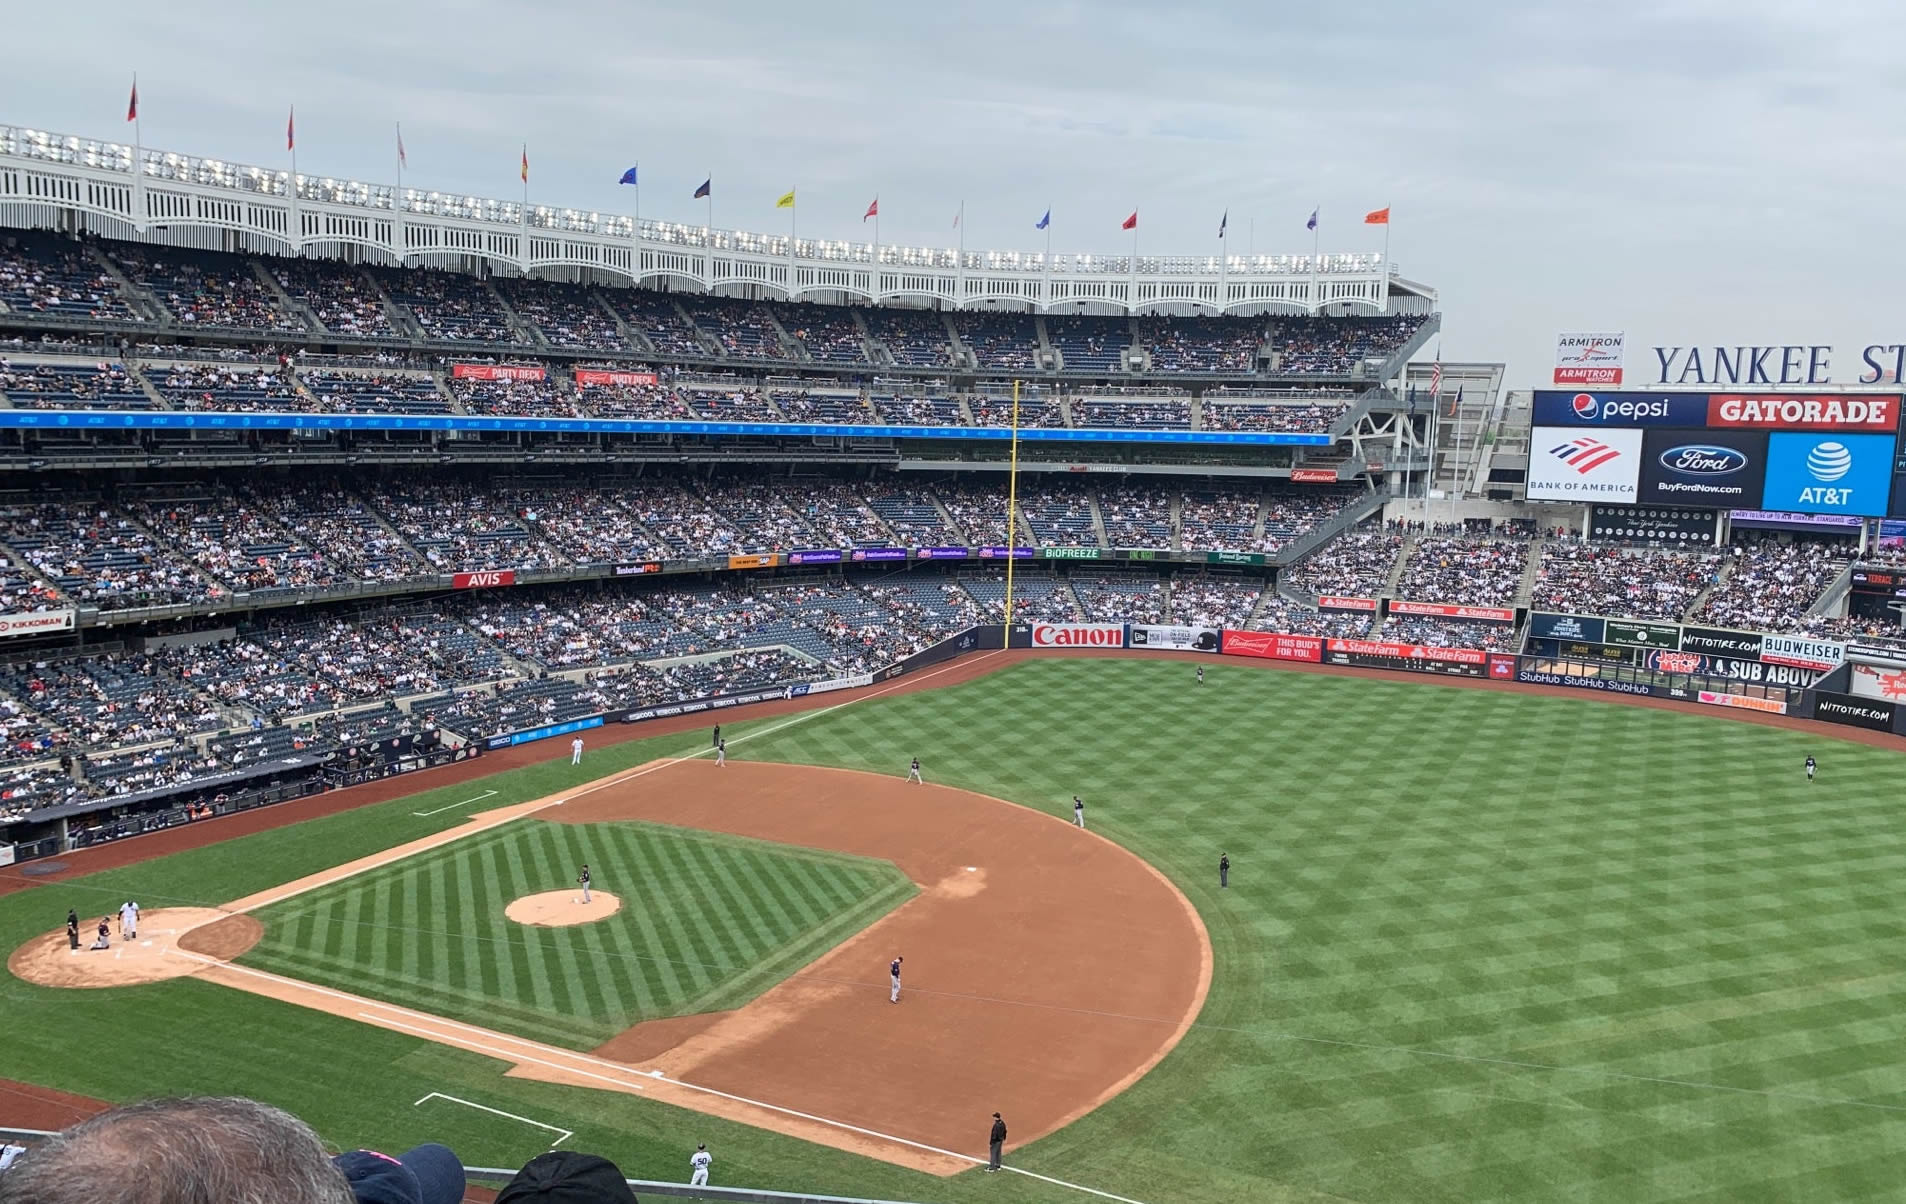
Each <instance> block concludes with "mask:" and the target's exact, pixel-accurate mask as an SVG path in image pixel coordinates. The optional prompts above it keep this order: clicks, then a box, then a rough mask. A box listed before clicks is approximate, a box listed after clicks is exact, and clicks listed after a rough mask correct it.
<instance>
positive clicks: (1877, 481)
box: [1761, 431, 1893, 517]
mask: <svg viewBox="0 0 1906 1204" xmlns="http://www.w3.org/2000/svg"><path fill="white" fill-rule="evenodd" d="M1892 476H1893V437H1892V436H1891V435H1842V434H1838V433H1824V434H1809V433H1805V432H1801V431H1775V432H1774V433H1773V434H1771V435H1769V436H1768V437H1767V484H1766V488H1765V490H1764V491H1763V492H1762V496H1761V507H1762V509H1767V510H1799V511H1803V512H1806V513H1809V514H1857V515H1862V516H1865V517H1876V516H1880V515H1884V514H1885V513H1886V503H1887V493H1888V490H1889V488H1890V487H1891V485H1892Z"/></svg>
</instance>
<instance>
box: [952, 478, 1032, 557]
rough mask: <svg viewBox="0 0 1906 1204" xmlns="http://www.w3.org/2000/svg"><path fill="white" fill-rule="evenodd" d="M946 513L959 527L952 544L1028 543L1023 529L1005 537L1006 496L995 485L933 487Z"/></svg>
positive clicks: (970, 545) (990, 545)
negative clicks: (1011, 536) (985, 486)
mask: <svg viewBox="0 0 1906 1204" xmlns="http://www.w3.org/2000/svg"><path fill="white" fill-rule="evenodd" d="M933 495H934V497H935V498H937V499H938V500H939V503H940V505H941V506H942V507H944V508H945V509H946V512H947V514H948V515H949V516H950V517H951V518H952V519H953V521H954V523H956V524H957V525H958V527H959V531H960V535H961V538H959V539H956V540H954V541H953V542H954V543H955V544H963V545H966V546H968V547H1002V548H1003V547H1005V546H1007V545H1008V544H1009V543H1011V544H1014V545H1018V546H1022V547H1023V546H1030V545H1029V544H1028V543H1027V540H1026V536H1025V533H1024V532H1023V531H1021V532H1017V533H1015V535H1014V537H1013V538H1012V539H1010V540H1008V539H1007V537H1006V498H1005V497H1003V496H1001V494H1000V491H999V490H997V489H989V488H980V487H978V486H972V485H964V486H962V485H949V486H943V487H942V488H939V489H936V490H934V494H933Z"/></svg>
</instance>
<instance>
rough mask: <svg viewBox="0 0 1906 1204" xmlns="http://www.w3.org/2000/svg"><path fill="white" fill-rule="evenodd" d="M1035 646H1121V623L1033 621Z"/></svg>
mask: <svg viewBox="0 0 1906 1204" xmlns="http://www.w3.org/2000/svg"><path fill="white" fill-rule="evenodd" d="M1032 646H1033V647H1035V648H1123V647H1125V625H1124V624H1123V623H1034V624H1033V625H1032Z"/></svg>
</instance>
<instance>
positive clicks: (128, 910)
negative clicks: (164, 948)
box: [119, 899, 139, 941]
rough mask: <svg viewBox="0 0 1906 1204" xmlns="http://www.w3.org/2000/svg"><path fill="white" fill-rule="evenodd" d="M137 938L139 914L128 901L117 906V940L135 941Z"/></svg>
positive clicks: (130, 901)
mask: <svg viewBox="0 0 1906 1204" xmlns="http://www.w3.org/2000/svg"><path fill="white" fill-rule="evenodd" d="M138 936H139V912H138V911H137V910H136V909H135V908H134V907H133V905H132V900H130V899H128V900H126V901H125V902H124V903H121V904H120V905H119V939H120V940H122V941H131V940H137V939H138Z"/></svg>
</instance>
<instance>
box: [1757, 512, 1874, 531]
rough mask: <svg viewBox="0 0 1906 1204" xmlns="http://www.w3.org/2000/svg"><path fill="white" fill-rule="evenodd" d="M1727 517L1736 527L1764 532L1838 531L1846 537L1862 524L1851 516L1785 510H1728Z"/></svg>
mask: <svg viewBox="0 0 1906 1204" xmlns="http://www.w3.org/2000/svg"><path fill="white" fill-rule="evenodd" d="M1727 517H1728V521H1730V522H1732V523H1733V524H1734V525H1735V526H1736V527H1754V528H1758V529H1761V530H1766V531H1838V532H1840V533H1841V534H1846V535H1850V534H1852V533H1853V532H1854V531H1857V530H1859V529H1860V525H1861V522H1862V520H1861V519H1859V518H1857V517H1853V516H1845V517H1843V516H1841V515H1837V514H1793V513H1790V512H1788V511H1785V510H1729V511H1728V512H1727Z"/></svg>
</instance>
